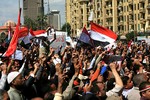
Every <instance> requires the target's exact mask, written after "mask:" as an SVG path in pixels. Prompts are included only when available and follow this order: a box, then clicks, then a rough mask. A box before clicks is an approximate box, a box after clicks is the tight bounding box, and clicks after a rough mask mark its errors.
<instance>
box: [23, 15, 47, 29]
mask: <svg viewBox="0 0 150 100" xmlns="http://www.w3.org/2000/svg"><path fill="white" fill-rule="evenodd" d="M46 20H47V16H46V15H44V16H37V18H36V19H35V20H32V19H31V18H28V17H25V20H24V25H25V26H27V27H28V28H32V29H33V30H37V29H46V28H47V26H48V24H47V22H46Z"/></svg>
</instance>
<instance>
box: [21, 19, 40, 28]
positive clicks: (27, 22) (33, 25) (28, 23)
mask: <svg viewBox="0 0 150 100" xmlns="http://www.w3.org/2000/svg"><path fill="white" fill-rule="evenodd" d="M24 25H25V26H27V27H28V28H32V30H37V24H36V22H35V21H34V20H32V19H30V18H28V17H25V19H24Z"/></svg>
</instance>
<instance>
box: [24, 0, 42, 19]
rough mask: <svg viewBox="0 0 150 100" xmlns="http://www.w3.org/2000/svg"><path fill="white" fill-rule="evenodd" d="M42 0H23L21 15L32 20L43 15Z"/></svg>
mask: <svg viewBox="0 0 150 100" xmlns="http://www.w3.org/2000/svg"><path fill="white" fill-rule="evenodd" d="M43 3H44V1H43V0H23V15H24V17H28V18H30V19H32V20H35V19H37V16H42V15H44V5H43Z"/></svg>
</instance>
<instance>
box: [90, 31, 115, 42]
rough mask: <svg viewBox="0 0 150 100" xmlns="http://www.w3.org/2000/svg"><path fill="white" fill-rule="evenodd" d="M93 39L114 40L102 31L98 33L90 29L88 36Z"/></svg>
mask: <svg viewBox="0 0 150 100" xmlns="http://www.w3.org/2000/svg"><path fill="white" fill-rule="evenodd" d="M90 37H91V38H92V39H93V40H97V41H102V42H110V43H112V42H114V41H115V40H114V39H112V38H110V37H108V36H106V35H104V34H102V33H98V32H95V31H91V36H90Z"/></svg>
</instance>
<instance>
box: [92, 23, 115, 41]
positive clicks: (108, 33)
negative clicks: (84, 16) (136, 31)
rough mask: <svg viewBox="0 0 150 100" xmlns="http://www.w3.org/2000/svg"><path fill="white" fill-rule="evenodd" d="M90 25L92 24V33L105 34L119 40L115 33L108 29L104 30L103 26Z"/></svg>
mask: <svg viewBox="0 0 150 100" xmlns="http://www.w3.org/2000/svg"><path fill="white" fill-rule="evenodd" d="M90 24H91V30H92V31H95V32H98V33H100V34H103V35H105V36H108V37H110V38H112V39H114V40H116V39H117V35H116V34H115V33H114V32H113V31H111V30H109V29H107V28H104V27H102V26H99V25H98V24H95V23H93V22H91V23H90Z"/></svg>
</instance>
